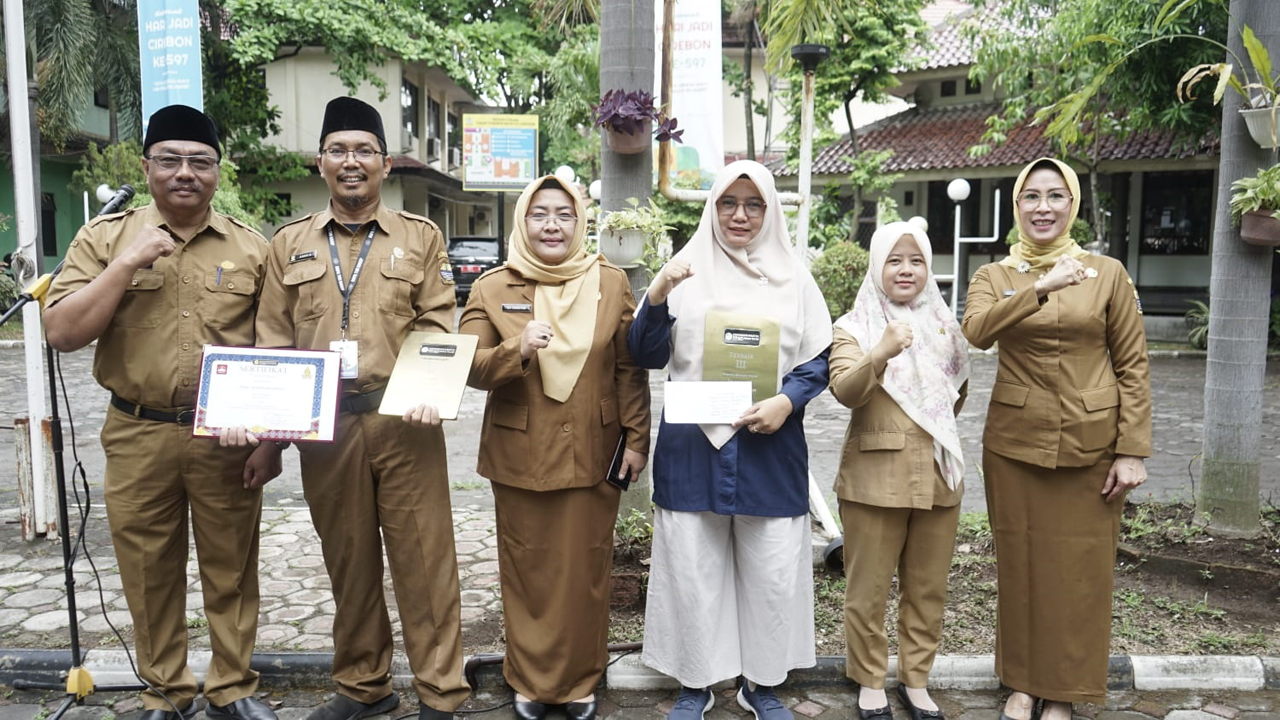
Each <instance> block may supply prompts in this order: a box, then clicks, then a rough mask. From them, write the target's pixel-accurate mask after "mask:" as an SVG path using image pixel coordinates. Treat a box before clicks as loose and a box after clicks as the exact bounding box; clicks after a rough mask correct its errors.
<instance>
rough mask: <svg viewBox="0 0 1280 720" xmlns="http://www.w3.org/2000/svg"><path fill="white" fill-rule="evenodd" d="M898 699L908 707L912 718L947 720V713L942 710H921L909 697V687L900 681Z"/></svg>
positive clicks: (917, 719) (914, 719)
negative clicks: (944, 713)
mask: <svg viewBox="0 0 1280 720" xmlns="http://www.w3.org/2000/svg"><path fill="white" fill-rule="evenodd" d="M898 699H899V700H901V701H902V706H903V707H905V708H906V709H907V714H908V715H910V716H911V720H925V719H926V718H929V719H930V720H946V715H943V714H942V711H941V710H921V709H920V708H918V707H916V706H915V703H913V702H911V698H909V697H907V688H906V686H905V685H903V684H902V683H898Z"/></svg>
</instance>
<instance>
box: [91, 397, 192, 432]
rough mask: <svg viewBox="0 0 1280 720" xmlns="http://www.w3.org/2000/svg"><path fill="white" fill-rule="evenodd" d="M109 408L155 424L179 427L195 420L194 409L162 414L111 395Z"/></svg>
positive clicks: (159, 411)
mask: <svg viewBox="0 0 1280 720" xmlns="http://www.w3.org/2000/svg"><path fill="white" fill-rule="evenodd" d="M111 406H112V407H114V408H115V409H117V410H119V411H120V412H123V413H128V414H130V415H132V416H134V417H137V418H142V419H143V420H152V421H155V422H167V423H178V424H179V425H190V424H192V423H194V422H195V420H196V411H195V408H187V409H186V410H179V411H178V412H164V411H163V410H152V409H151V408H149V407H143V406H141V405H135V404H134V403H131V402H129V401H128V400H125V399H124V398H122V397H120V396H119V395H116V394H115V393H111Z"/></svg>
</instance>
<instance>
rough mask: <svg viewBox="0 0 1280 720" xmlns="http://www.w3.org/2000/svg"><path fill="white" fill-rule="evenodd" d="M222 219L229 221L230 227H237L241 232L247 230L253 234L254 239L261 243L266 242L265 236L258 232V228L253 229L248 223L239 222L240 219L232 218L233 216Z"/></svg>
mask: <svg viewBox="0 0 1280 720" xmlns="http://www.w3.org/2000/svg"><path fill="white" fill-rule="evenodd" d="M223 217H225V218H226V219H227V220H229V221H230V222H231V224H232V225H235V226H236V227H239V228H240V229H242V230H248V231H249V232H251V233H253V234H254V236H255V237H257V238H258V239H259V240H261V241H262V242H263V243H266V242H267V238H266V236H265V235H263V234H262V231H261V230H259V229H258V228H256V227H254V226H252V225H250V224H249V223H247V222H245V221H243V220H241V219H240V218H238V217H234V216H232V215H223Z"/></svg>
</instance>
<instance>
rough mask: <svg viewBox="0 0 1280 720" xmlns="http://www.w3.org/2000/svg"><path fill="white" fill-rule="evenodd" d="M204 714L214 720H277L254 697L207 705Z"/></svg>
mask: <svg viewBox="0 0 1280 720" xmlns="http://www.w3.org/2000/svg"><path fill="white" fill-rule="evenodd" d="M204 714H205V715H208V716H209V717H211V718H214V719H215V720H279V719H278V718H277V717H276V713H275V711H274V710H272V709H271V708H270V707H269V706H268V705H267V704H266V703H264V702H262V701H261V700H259V699H258V698H256V697H253V696H249V697H242V698H240V699H239V700H233V701H231V702H229V703H227V704H226V705H214V704H213V703H209V705H208V707H206V708H205V709H204Z"/></svg>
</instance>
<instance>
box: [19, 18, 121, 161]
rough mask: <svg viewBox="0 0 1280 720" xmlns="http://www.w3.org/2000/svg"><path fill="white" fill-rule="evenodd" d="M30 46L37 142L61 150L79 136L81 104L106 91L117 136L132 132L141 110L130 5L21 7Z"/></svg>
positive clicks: (82, 106)
mask: <svg viewBox="0 0 1280 720" xmlns="http://www.w3.org/2000/svg"><path fill="white" fill-rule="evenodd" d="M23 5H24V7H25V8H26V11H27V13H26V14H27V17H26V18H25V20H26V23H27V30H28V33H29V34H30V36H31V39H32V47H34V48H35V52H36V59H35V72H36V78H37V82H38V83H39V97H38V99H39V107H40V112H39V114H38V116H37V120H38V122H39V128H40V135H41V139H42V141H43V142H45V143H48V144H49V145H51V146H53V148H54V149H55V150H58V151H61V150H62V149H63V148H64V147H65V146H66V144H67V142H68V141H70V140H71V139H72V138H74V137H75V136H76V135H77V134H78V133H79V125H80V121H81V111H82V110H83V108H84V104H85V100H86V99H87V98H89V97H92V95H93V92H94V91H95V90H98V89H102V90H105V91H106V94H107V96H108V98H109V103H110V104H111V105H112V106H113V107H112V109H113V110H114V112H115V116H116V118H118V121H119V123H120V130H121V132H122V134H123V135H125V136H129V135H134V134H137V132H138V130H139V122H138V118H139V114H140V110H139V108H140V107H141V99H140V98H141V91H140V89H139V81H138V33H137V8H136V4H135V2H133V1H131V0H123V1H120V2H101V1H95V0H40V2H34V3H32V2H28V3H23Z"/></svg>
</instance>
